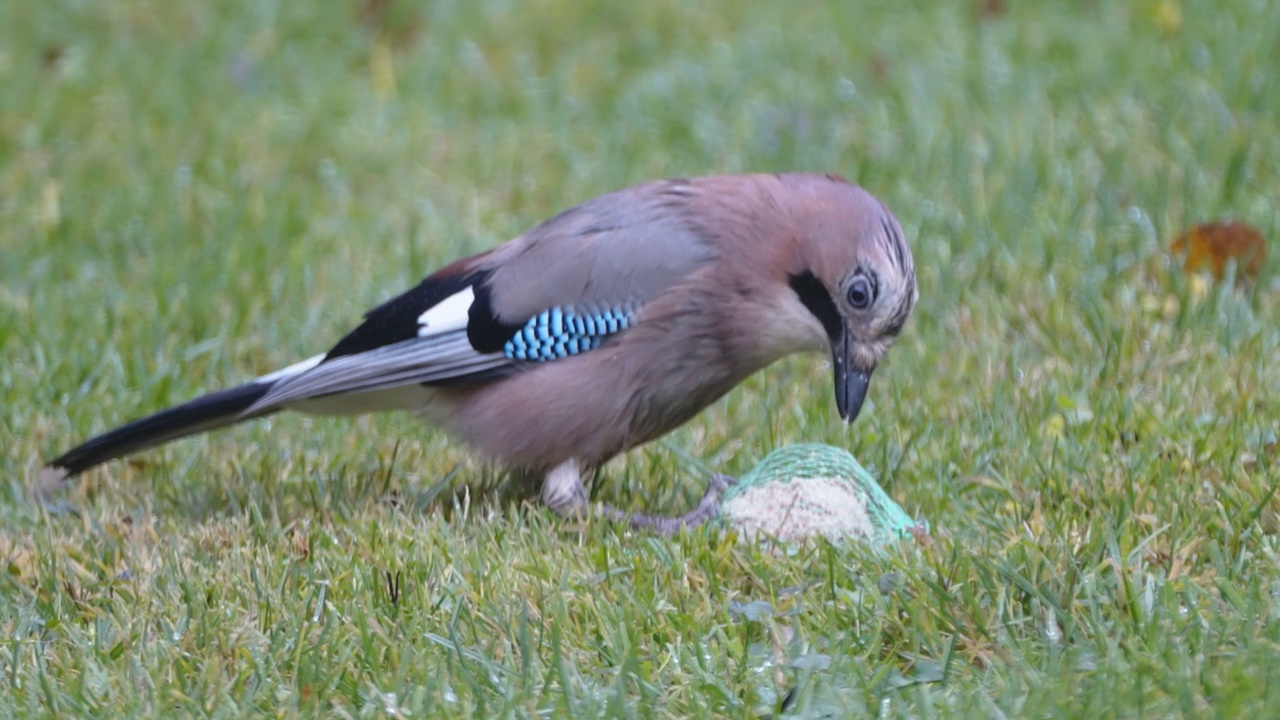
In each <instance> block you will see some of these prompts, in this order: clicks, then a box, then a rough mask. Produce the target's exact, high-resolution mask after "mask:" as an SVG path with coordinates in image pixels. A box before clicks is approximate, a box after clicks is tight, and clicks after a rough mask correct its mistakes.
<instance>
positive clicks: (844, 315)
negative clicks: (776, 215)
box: [789, 183, 918, 422]
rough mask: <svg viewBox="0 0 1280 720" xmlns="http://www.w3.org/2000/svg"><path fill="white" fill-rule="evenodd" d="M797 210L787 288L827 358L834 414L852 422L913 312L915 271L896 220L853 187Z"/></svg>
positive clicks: (833, 189)
mask: <svg viewBox="0 0 1280 720" xmlns="http://www.w3.org/2000/svg"><path fill="white" fill-rule="evenodd" d="M802 207H803V209H802V211H801V212H799V213H797V216H796V217H797V222H796V224H795V225H796V230H797V233H796V235H795V237H794V240H795V242H796V245H795V247H796V249H797V251H798V252H797V253H796V259H795V260H794V262H793V264H792V268H793V271H792V272H791V273H790V276H789V281H790V286H791V289H792V290H793V291H794V292H795V296H796V298H797V299H798V300H799V301H800V303H801V304H802V305H803V306H804V308H805V310H806V311H807V315H809V316H811V319H812V322H808V321H809V320H810V318H808V317H806V318H805V319H806V324H808V325H809V326H810V331H811V334H812V335H814V336H818V335H819V334H820V336H821V337H823V338H825V341H826V344H827V347H828V349H829V350H830V352H831V365H832V369H833V370H834V372H835V390H836V409H837V410H839V412H840V417H841V418H842V419H844V420H845V421H846V422H853V420H854V418H856V417H857V416H858V411H859V410H861V409H862V402H863V400H864V399H865V398H866V394H867V387H868V385H869V383H870V381H871V374H872V372H873V371H874V370H875V369H876V365H877V364H878V363H879V362H880V359H881V358H882V357H884V354H885V353H886V352H887V351H888V350H889V347H890V346H892V345H893V342H894V340H896V339H897V337H898V333H899V332H901V330H902V326H903V325H904V324H905V323H906V321H907V318H908V317H910V316H911V310H912V308H913V307H914V306H915V302H916V298H917V296H918V293H917V290H916V274H915V264H914V261H913V260H912V257H911V248H909V247H908V246H907V242H906V239H905V238H904V237H903V234H902V227H901V226H900V225H899V224H898V220H897V218H895V217H894V216H893V214H892V213H891V212H889V210H888V209H887V208H886V207H885V206H884V205H883V204H881V203H880V201H879V200H877V199H876V198H874V197H873V196H871V195H870V194H869V193H867V192H865V191H863V190H862V189H861V188H859V187H857V186H856V185H852V184H847V183H837V184H834V185H828V186H827V188H825V189H824V190H823V191H820V192H816V193H814V194H812V195H808V197H807V198H806V202H804V204H803V206H802ZM819 328H820V330H819Z"/></svg>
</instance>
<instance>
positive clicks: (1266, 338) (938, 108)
mask: <svg viewBox="0 0 1280 720" xmlns="http://www.w3.org/2000/svg"><path fill="white" fill-rule="evenodd" d="M1278 38H1280V4H1278V3H1274V2H1267V1H1266V0H1242V1H1240V2H1213V1H1211V0H1194V1H1193V0H1185V1H1180V0H1156V1H1146V0H1143V1H1139V2H1131V3H1125V2H1090V1H1087V0H1086V1H1082V2H1051V1H1046V2H1038V3H1016V2H1001V1H1000V0H983V1H980V2H972V3H971V2H967V1H966V2H955V3H933V2H890V1H887V0H880V1H873V0H855V1H853V2H831V3H829V4H826V5H823V4H820V3H816V2H814V3H800V2H792V3H755V2H731V1H730V0H687V1H684V2H676V1H672V0H650V1H648V2H640V3H606V2H586V3H582V2H570V1H569V0H535V1H534V2H528V3H516V2H511V1H510V0H440V1H438V2H431V3H411V2H404V1H402V0H390V1H389V2H386V1H380V0H342V1H339V2H327V3H302V2H292V3H276V2H249V1H248V0H219V1H216V2H197V1H196V0H125V1H122V2H116V3H90V2H77V1H75V0H47V1H37V0H9V1H7V2H2V3H0V259H2V262H0V445H2V446H3V448H4V451H3V453H0V479H2V480H3V483H2V484H0V564H2V565H3V566H4V569H5V571H4V572H3V573H0V716H48V717H69V716H97V717H125V716H138V715H157V716H175V715H177V716H216V717H233V716H240V715H245V714H253V713H263V714H269V715H274V716H280V717H295V716H305V717H315V716H333V717H357V716H360V717H409V716H413V717H421V716H469V715H470V716H480V717H506V716H516V717H528V716H564V717H594V716H637V717H648V716H657V717H718V716H725V715H730V716H756V717H763V716H774V717H778V716H780V715H781V716H786V715H788V714H791V715H794V716H798V717H822V716H843V715H849V716H860V715H879V716H883V717H933V716H972V717H983V718H986V717H1031V716H1055V717H1087V718H1108V717H1168V716H1204V717H1248V716H1250V715H1253V716H1257V717H1264V716H1269V715H1270V712H1274V708H1275V707H1278V706H1280V498H1277V497H1276V493H1275V491H1276V487H1277V483H1278V482H1280V469H1278V465H1280V455H1278V454H1277V444H1276V438H1277V433H1280V404H1278V403H1280V400H1277V398H1278V397H1280V395H1278V393H1280V367H1278V366H1277V362H1276V360H1277V358H1280V352H1278V347H1277V346H1280V303H1278V301H1277V298H1278V297H1280V295H1278V291H1280V282H1277V281H1276V280H1274V279H1273V274H1271V273H1268V272H1267V271H1265V270H1264V273H1263V275H1262V277H1261V278H1259V279H1258V280H1257V281H1255V282H1253V283H1251V284H1245V285H1241V286H1239V287H1237V286H1235V285H1233V284H1232V283H1231V282H1230V281H1229V279H1228V281H1225V282H1222V283H1217V284H1210V283H1206V282H1203V281H1201V280H1198V279H1195V278H1192V277H1189V276H1187V275H1186V274H1185V273H1184V272H1183V271H1182V268H1181V266H1180V265H1179V264H1178V263H1177V261H1176V260H1173V259H1171V258H1170V255H1169V245H1170V244H1171V242H1172V241H1173V239H1174V238H1175V237H1176V236H1177V235H1178V234H1179V233H1180V232H1182V231H1183V230H1184V229H1185V228H1186V227H1188V226H1190V225H1192V224H1194V223H1197V222H1201V221H1207V220H1213V219H1219V218H1234V219H1239V220H1242V221H1245V222H1248V223H1250V224H1251V225H1253V226H1255V227H1257V228H1258V229H1259V230H1261V231H1262V232H1263V234H1264V235H1266V236H1268V237H1270V238H1272V239H1274V238H1276V237H1280V213H1278V212H1277V198H1278V197H1280V72H1277V69H1278V68H1280V40H1278ZM796 169H812V170H824V171H838V172H841V173H843V174H844V175H846V176H847V177H849V178H850V179H853V180H856V181H857V182H859V183H860V184H862V185H864V186H865V187H866V188H868V189H869V190H870V191H872V192H873V193H875V194H877V195H878V196H879V197H881V198H882V199H883V200H884V201H885V202H886V203H887V204H888V206H889V207H890V208H892V209H893V210H894V211H895V213H896V214H897V216H898V217H899V218H900V219H901V221H902V224H903V226H904V228H905V230H906V232H907V236H908V238H909V239H910V242H911V244H912V247H913V248H914V252H915V256H916V265H917V268H918V273H919V284H920V302H919V304H918V306H917V308H916V312H915V315H914V316H913V318H912V319H911V321H910V322H909V323H908V325H907V327H906V330H905V331H904V333H903V335H902V337H901V338H900V340H899V342H898V344H897V347H896V348H895V349H894V350H893V351H892V352H891V353H890V355H889V357H888V361H887V363H886V364H885V365H884V366H883V367H882V369H881V370H880V371H878V372H877V375H876V378H875V381H874V382H873V384H872V388H871V393H870V399H869V402H868V405H867V407H866V408H864V410H863V413H862V416H861V417H860V418H859V420H858V421H857V423H856V424H854V425H853V426H852V427H846V426H845V425H843V424H842V423H840V422H839V420H838V418H837V416H836V412H835V409H834V403H833V398H832V392H831V387H830V383H831V381H830V373H829V370H828V369H826V368H825V367H824V361H823V358H821V357H818V356H813V357H798V358H793V359H789V360H787V361H785V362H782V363H779V364H778V365H776V366H774V367H772V368H770V369H769V370H767V371H766V372H764V373H762V374H760V375H758V376H756V377H754V378H752V379H751V380H750V381H749V382H747V383H746V384H745V385H743V386H742V387H740V388H739V389H737V390H736V391H734V392H733V393H731V394H730V395H729V396H728V397H726V398H725V399H723V400H722V401H721V402H719V403H717V404H716V405H714V406H713V407H712V408H710V409H709V410H707V411H706V412H705V413H703V414H702V415H701V416H699V417H698V418H697V419H696V420H695V421H693V422H691V423H690V424H689V425H687V426H686V427H684V428H682V429H681V430H679V431H678V432H676V433H673V434H672V435H670V436H668V437H667V438H665V439H663V440H662V441H660V442H657V443H654V444H653V445H650V446H648V447H646V448H643V449H640V450H637V451H634V452H632V453H630V454H628V455H626V456H625V457H623V458H620V459H618V460H616V461H614V462H613V463H611V464H610V465H609V466H608V467H607V468H606V469H605V472H604V474H603V476H602V479H601V482H600V483H599V485H598V487H597V497H599V498H601V499H605V500H608V501H609V502H612V503H615V504H619V505H622V506H624V507H631V508H637V509H640V508H643V509H648V510H655V511H668V512H674V511H682V510H684V509H686V508H687V507H689V506H690V505H691V504H692V503H693V502H695V501H696V499H697V497H698V496H699V495H700V493H701V490H702V487H703V485H704V483H705V480H706V477H707V474H708V473H709V472H712V471H723V472H729V473H743V472H746V471H747V470H749V469H750V468H751V467H752V466H753V465H754V464H755V463H756V462H758V461H759V460H760V459H761V458H762V457H763V456H764V455H765V454H766V453H768V452H769V451H770V450H771V449H773V448H776V447H780V446H782V445H785V444H788V443H793V442H826V443H830V444H833V445H839V446H841V447H845V448H848V449H849V450H851V451H852V452H853V453H854V454H855V455H857V456H858V458H859V459H860V460H862V462H863V463H864V464H866V465H867V466H868V467H869V468H872V470H873V472H874V473H875V474H876V475H877V476H878V477H879V478H880V480H881V482H882V484H883V485H884V486H885V488H886V489H887V490H888V491H889V493H890V494H891V495H892V496H893V497H894V498H895V499H896V500H897V501H898V502H899V503H901V504H902V505H903V506H904V507H905V508H906V509H907V511H908V512H909V513H911V514H912V515H913V516H916V517H919V518H922V519H925V520H927V521H928V522H929V524H930V526H931V528H932V531H933V538H932V542H931V543H930V544H928V545H925V546H922V545H920V544H917V543H914V542H907V543H904V544H902V545H901V546H896V547H893V548H890V549H889V550H888V551H886V552H883V553H875V552H872V551H870V550H867V549H865V548H859V547H856V546H846V545H833V544H829V543H814V544H810V545H805V546H800V547H795V548H792V549H790V550H789V551H786V552H771V551H769V550H767V549H765V548H763V547H759V546H756V545H753V544H749V543H743V542H739V541H738V540H737V539H736V538H735V537H733V536H732V535H731V534H726V533H722V532H716V531H702V532H694V533H689V534H686V535H683V536H680V537H677V538H674V539H662V538H657V537H653V536H648V535H644V534H637V533H632V532H629V531H626V530H625V529H623V528H620V527H618V526H616V525H612V524H609V523H607V522H604V521H599V520H589V521H585V522H565V521H562V520H560V519H558V518H556V517H554V516H552V515H551V514H550V513H548V512H547V511H545V510H543V509H541V508H539V507H536V506H532V505H528V504H522V503H518V502H514V501H511V500H510V499H508V498H506V497H504V496H503V495H502V494H500V493H498V492H495V491H494V489H493V488H494V486H495V484H496V483H497V482H498V480H499V479H500V478H499V476H497V475H496V474H495V473H494V471H493V470H491V469H489V468H486V467H485V466H484V465H483V464H481V463H479V462H477V461H475V460H474V459H472V458H470V457H469V456H468V455H467V453H466V451H465V449H464V448H461V447H459V446H457V445H456V444H452V443H450V442H449V441H448V440H447V439H446V438H445V437H443V436H442V435H441V434H439V433H437V432H435V431H433V430H432V429H430V428H427V427H424V426H422V425H420V424H419V423H417V422H415V421H414V420H413V419H412V418H410V417H403V416H383V417H363V418H358V419H354V420H353V419H321V418H308V417H302V416H276V417H274V418H272V419H270V420H269V421H263V422H259V423H257V424H253V425H247V426H243V427H239V428H236V429H234V430H230V431H227V432H223V433H219V434H215V435H212V436H209V437H206V438H201V439H196V440H190V441H185V442H181V443H177V444H174V445H171V446H168V447H166V448H164V449H161V450H158V451H153V452H148V453H144V454H141V455H138V456H136V457H135V458H134V459H132V460H130V461H128V462H117V463H112V464H110V465H108V466H106V467H104V468H103V469H101V470H97V471H93V472H91V473H88V474H87V475H85V476H84V477H83V478H80V479H78V480H77V481H76V482H75V483H73V484H72V485H71V487H69V488H68V489H67V490H66V491H65V492H64V493H63V494H61V495H59V496H57V497H55V498H53V499H52V500H51V501H50V502H48V503H47V504H42V503H40V502H37V501H35V500H34V499H33V498H32V496H31V493H30V492H29V488H30V485H31V484H32V483H33V481H34V479H35V475H36V473H37V472H38V470H39V468H40V466H41V460H42V459H45V458H48V457H49V456H51V455H53V454H55V453H57V452H60V451H62V450H64V449H66V448H67V447H68V446H69V445H71V444H72V443H74V442H78V441H79V440H82V439H84V438H85V437H86V436H88V435H89V434H91V433H94V432H98V431H101V430H104V429H107V428H108V427H109V426H112V425H114V424H116V423H119V422H122V421H124V420H128V419H131V418H133V417H136V416H138V415H141V414H144V413H147V412H150V411H154V410H157V409H159V408H161V407H163V406H166V405H168V404H172V403H176V402H179V401H182V400H186V399H188V398H190V397H192V396H194V395H196V394H198V393H200V392H202V391H207V390H212V389H216V388H218V387H222V386H227V385H231V384H233V383H236V382H239V381H242V380H244V379H246V378H248V377H251V376H254V375H258V374H262V373H265V372H268V371H271V370H274V369H276V368H278V367H282V366H284V365H286V364H289V363H291V362H294V361H296V360H298V359H301V358H304V357H308V356H310V355H312V354H314V353H316V352H320V351H323V350H324V349H326V348H327V347H328V346H329V345H330V344H332V343H333V342H334V341H336V340H337V339H338V338H339V337H340V336H341V335H342V334H343V333H344V332H345V331H346V330H347V329H349V328H350V327H352V326H353V324H354V323H355V322H356V321H358V319H359V317H360V313H361V312H363V311H364V310H366V309H368V308H370V307H372V306H373V305H375V304H377V303H379V302H381V301H382V300H385V299H386V298H388V297H390V296H391V295H392V294H394V293H397V292H399V291H401V290H404V289H406V288H407V287H409V286H410V285H411V284H413V283H415V282H416V281H417V280H418V279H419V278H420V277H422V276H423V275H425V274H427V273H428V272H430V271H432V270H433V269H435V268H437V267H439V266H440V265H442V264H444V263H446V262H448V261H450V260H452V259H454V258H456V257H459V256H461V255H463V254H466V253H471V252H476V251H480V250H482V249H485V248H489V247H492V246H493V245H495V244H497V243H499V242H501V241H503V240H506V239H508V238H509V237H512V236H514V235H516V234H518V233H519V232H521V231H522V230H524V229H525V228H527V227H529V226H530V225H532V224H533V223H535V222H537V221H539V220H541V219H543V218H545V217H548V216H550V215H551V214H553V213H555V212H556V211H558V210H560V209H563V208H565V207H568V206H570V205H572V204H575V203H577V202H579V201H581V200H583V199H586V198H588V197H590V196H593V195H596V194H599V193H601V192H604V191H606V190H610V189H614V188H618V187H622V186H625V185H628V184H631V183H634V182H639V181H643V180H648V179H652V178H657V177H669V176H687V175H701V174H711V173H720V172H736V171H747V170H761V171H782V170H796ZM1273 254H1275V253H1273ZM1273 265H1275V266H1277V267H1280V264H1277V263H1274V262H1273ZM788 696H789V698H788V700H789V702H787V703H785V704H786V708H785V710H784V709H783V705H784V698H787V697H788ZM1268 709H1270V711H1269V712H1268Z"/></svg>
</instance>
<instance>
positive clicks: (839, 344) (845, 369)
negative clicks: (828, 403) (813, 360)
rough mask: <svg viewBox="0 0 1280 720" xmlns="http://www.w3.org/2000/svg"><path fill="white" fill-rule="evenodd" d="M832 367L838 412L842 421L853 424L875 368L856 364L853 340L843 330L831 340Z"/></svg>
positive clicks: (847, 332) (846, 331)
mask: <svg viewBox="0 0 1280 720" xmlns="http://www.w3.org/2000/svg"><path fill="white" fill-rule="evenodd" d="M831 340H832V342H831V367H832V369H833V370H834V371H835V376H836V410H838V411H840V419H841V420H844V421H845V422H846V423H852V422H853V421H854V419H855V418H857V417H858V411H859V410H861V409H862V401H863V400H865V399H866V397H867V386H868V385H870V384H871V372H872V371H873V370H875V366H874V365H872V366H871V367H869V368H867V367H861V366H860V365H859V364H857V363H855V362H854V352H853V347H854V346H853V339H852V338H851V337H850V335H849V331H848V330H846V329H843V328H842V329H841V331H840V336H839V337H836V338H832V339H831Z"/></svg>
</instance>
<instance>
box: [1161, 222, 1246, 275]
mask: <svg viewBox="0 0 1280 720" xmlns="http://www.w3.org/2000/svg"><path fill="white" fill-rule="evenodd" d="M1172 251H1173V254H1174V255H1175V256H1181V257H1185V260H1184V264H1183V267H1184V268H1185V269H1186V271H1187V272H1203V271H1206V270H1208V271H1210V272H1212V273H1213V277H1214V278H1215V279H1218V280H1221V279H1222V276H1223V274H1224V273H1225V272H1226V269H1227V262H1228V261H1229V260H1235V261H1236V273H1237V277H1238V278H1239V279H1241V280H1246V279H1247V280H1255V279H1257V277H1258V274H1259V273H1260V272H1262V266H1263V264H1264V263H1266V261H1267V242H1266V240H1265V239H1263V237H1262V233H1260V232H1258V231H1257V230H1255V229H1253V228H1251V227H1249V226H1248V225H1245V224H1244V223H1239V222H1212V223H1204V224H1202V225H1196V226H1195V227H1193V228H1191V229H1190V230H1188V231H1187V232H1185V233H1183V234H1182V235H1180V236H1179V237H1178V239H1177V240H1174V241H1173V247H1172Z"/></svg>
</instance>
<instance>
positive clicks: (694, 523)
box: [599, 474, 738, 535]
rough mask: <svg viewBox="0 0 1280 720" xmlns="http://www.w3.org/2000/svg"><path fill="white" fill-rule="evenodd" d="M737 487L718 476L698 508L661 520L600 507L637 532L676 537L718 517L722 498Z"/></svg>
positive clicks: (733, 482)
mask: <svg viewBox="0 0 1280 720" xmlns="http://www.w3.org/2000/svg"><path fill="white" fill-rule="evenodd" d="M737 483H738V479H737V478H734V477H730V476H729V475H720V474H716V475H713V476H711V480H710V482H708V483H707V491H706V492H705V493H703V494H702V499H701V500H699V501H698V505H697V507H695V508H694V509H692V510H690V511H689V512H687V513H685V514H683V515H677V516H675V517H660V516H656V515H645V514H644V513H633V512H626V511H624V510H619V509H617V508H615V507H612V506H610V505H604V504H601V505H600V506H599V511H600V514H601V515H604V516H605V517H607V518H609V519H611V520H616V521H618V522H625V523H627V524H629V525H630V526H631V527H633V528H635V529H637V530H652V531H653V532H656V533H658V534H660V535H675V534H676V533H679V532H680V531H681V530H684V529H686V528H688V529H692V528H696V527H698V526H699V525H701V524H703V523H705V522H706V521H708V520H710V519H711V518H713V517H715V516H716V514H717V513H719V512H720V495H721V494H722V493H723V492H724V491H725V490H727V489H729V488H731V487H733V486H734V485H736V484H737Z"/></svg>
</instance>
